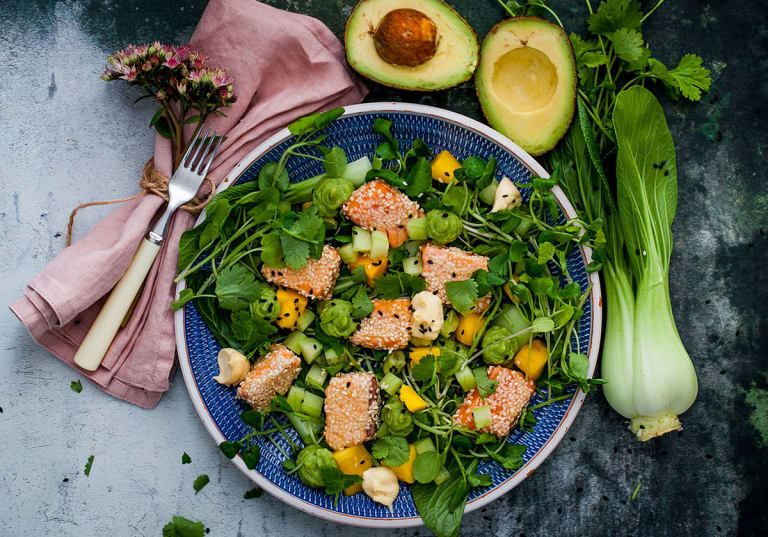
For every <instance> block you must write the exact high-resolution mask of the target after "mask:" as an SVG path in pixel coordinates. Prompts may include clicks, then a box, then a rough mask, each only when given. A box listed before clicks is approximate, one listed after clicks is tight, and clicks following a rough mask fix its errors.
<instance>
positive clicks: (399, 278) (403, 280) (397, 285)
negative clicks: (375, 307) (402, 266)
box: [373, 272, 427, 300]
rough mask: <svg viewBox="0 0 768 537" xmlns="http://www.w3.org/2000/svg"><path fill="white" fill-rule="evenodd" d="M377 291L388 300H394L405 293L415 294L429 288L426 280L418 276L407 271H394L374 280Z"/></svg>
mask: <svg viewBox="0 0 768 537" xmlns="http://www.w3.org/2000/svg"><path fill="white" fill-rule="evenodd" d="M373 288H374V289H375V290H376V293H377V294H378V295H379V296H380V297H381V298H384V299H386V300H394V299H396V298H399V297H401V296H402V295H404V294H409V295H415V294H416V293H420V292H421V291H423V290H424V289H426V288H427V284H426V282H425V281H424V280H423V279H421V278H419V277H418V276H412V275H411V274H406V273H405V272H393V273H390V274H385V275H384V276H380V277H379V278H376V279H375V280H374V281H373Z"/></svg>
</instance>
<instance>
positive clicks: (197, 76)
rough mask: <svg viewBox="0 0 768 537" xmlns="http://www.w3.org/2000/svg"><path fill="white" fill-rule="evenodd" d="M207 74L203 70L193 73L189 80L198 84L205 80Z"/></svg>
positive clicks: (190, 74)
mask: <svg viewBox="0 0 768 537" xmlns="http://www.w3.org/2000/svg"><path fill="white" fill-rule="evenodd" d="M205 74H206V73H205V71H203V70H196V71H192V72H190V73H189V74H188V75H187V80H189V81H190V82H193V83H198V82H200V81H201V80H202V79H203V77H204V76H205Z"/></svg>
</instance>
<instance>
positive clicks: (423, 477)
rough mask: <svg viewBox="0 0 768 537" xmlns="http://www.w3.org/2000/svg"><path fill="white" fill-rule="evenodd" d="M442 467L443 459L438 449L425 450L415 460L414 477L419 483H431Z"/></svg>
mask: <svg viewBox="0 0 768 537" xmlns="http://www.w3.org/2000/svg"><path fill="white" fill-rule="evenodd" d="M442 467H443V460H442V457H440V455H439V454H438V453H437V451H425V452H424V453H421V454H419V455H418V456H417V457H416V458H415V459H414V460H413V477H414V478H415V479H416V481H418V482H419V483H429V482H431V481H434V479H435V478H436V477H437V474H439V473H440V468H442Z"/></svg>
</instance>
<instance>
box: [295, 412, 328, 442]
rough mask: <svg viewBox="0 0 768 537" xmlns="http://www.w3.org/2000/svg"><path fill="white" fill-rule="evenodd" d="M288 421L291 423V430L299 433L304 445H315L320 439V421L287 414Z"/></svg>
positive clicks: (321, 425)
mask: <svg viewBox="0 0 768 537" xmlns="http://www.w3.org/2000/svg"><path fill="white" fill-rule="evenodd" d="M288 421H290V422H291V425H293V428H294V429H296V432H297V433H299V436H300V437H301V441H302V442H304V445H310V444H316V443H317V439H318V438H320V431H321V430H322V428H323V422H322V421H321V420H318V419H315V418H304V417H302V416H296V415H294V414H288Z"/></svg>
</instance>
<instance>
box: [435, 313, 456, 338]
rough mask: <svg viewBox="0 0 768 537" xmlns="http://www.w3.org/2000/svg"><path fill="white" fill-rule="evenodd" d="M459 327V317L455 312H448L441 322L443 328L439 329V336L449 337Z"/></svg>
mask: <svg viewBox="0 0 768 537" xmlns="http://www.w3.org/2000/svg"><path fill="white" fill-rule="evenodd" d="M458 327H459V315H458V314H457V313H456V311H455V310H452V309H451V310H448V314H447V315H446V316H445V320H444V321H443V327H442V328H441V329H440V335H441V336H443V337H450V335H451V334H453V333H454V332H455V331H456V329H457V328H458Z"/></svg>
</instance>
